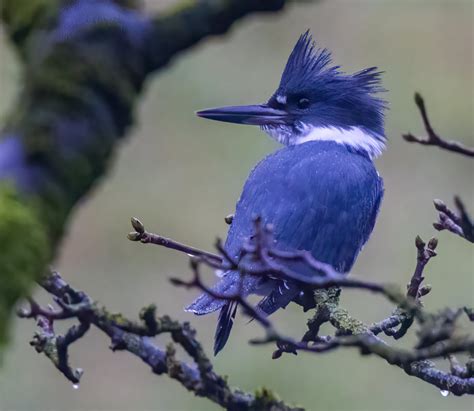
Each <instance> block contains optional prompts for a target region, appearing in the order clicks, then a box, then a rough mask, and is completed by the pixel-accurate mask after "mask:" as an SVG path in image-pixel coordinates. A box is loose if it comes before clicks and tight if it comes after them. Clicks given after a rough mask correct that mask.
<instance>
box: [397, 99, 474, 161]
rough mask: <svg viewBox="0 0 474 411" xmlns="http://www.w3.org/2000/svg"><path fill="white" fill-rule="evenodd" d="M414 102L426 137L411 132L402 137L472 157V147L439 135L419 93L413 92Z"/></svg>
mask: <svg viewBox="0 0 474 411" xmlns="http://www.w3.org/2000/svg"><path fill="white" fill-rule="evenodd" d="M415 103H416V105H417V107H418V110H420V114H421V118H422V119H423V124H424V126H425V130H426V133H427V137H426V138H422V137H417V136H415V135H413V134H411V133H407V134H403V135H402V137H403V138H404V139H405V141H408V142H409V143H418V144H422V145H425V146H438V147H440V148H442V149H444V150H448V151H453V152H455V153H459V154H463V155H465V156H468V157H474V148H472V147H466V146H464V145H463V144H461V143H459V142H457V141H448V140H445V139H443V138H442V137H440V136H439V135H438V134H437V133H436V132H435V131H434V129H433V127H432V125H431V123H430V120H429V118H428V113H427V112H426V107H425V102H424V100H423V97H422V96H421V94H419V93H415Z"/></svg>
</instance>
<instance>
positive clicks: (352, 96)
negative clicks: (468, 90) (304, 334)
mask: <svg viewBox="0 0 474 411" xmlns="http://www.w3.org/2000/svg"><path fill="white" fill-rule="evenodd" d="M380 74H381V73H380V72H379V71H378V70H377V68H376V67H370V68H367V69H365V70H362V71H359V72H356V73H354V74H345V73H343V72H342V71H340V70H339V66H332V65H331V54H330V52H329V51H328V50H327V49H318V48H317V47H316V46H315V43H314V42H313V41H312V38H311V35H310V33H309V31H307V32H306V33H304V34H302V35H301V36H300V38H299V40H298V42H297V43H296V45H295V47H294V49H293V51H292V52H291V54H290V57H289V59H288V62H287V63H286V67H285V70H284V71H283V75H282V77H281V81H280V85H279V86H278V89H277V90H276V92H275V93H274V94H273V95H272V97H271V98H270V99H269V100H268V102H267V103H265V104H259V105H249V106H231V107H221V108H214V109H208V110H203V111H199V112H197V115H198V116H199V117H204V118H208V119H211V120H218V121H225V122H230V123H238V124H251V125H257V126H259V127H260V128H261V129H262V130H263V131H265V132H266V133H267V134H269V135H270V137H272V138H273V139H275V140H277V141H278V142H280V143H281V144H283V145H284V146H285V147H284V148H282V149H280V150H278V151H276V152H274V153H272V154H270V155H269V156H267V157H265V158H264V159H263V160H262V161H260V163H258V164H257V166H256V167H255V168H254V169H253V170H252V172H251V173H250V176H249V177H248V179H247V181H246V183H245V185H244V188H243V192H242V194H241V196H240V199H239V201H238V203H237V206H236V210H235V215H234V219H233V221H232V224H231V226H230V228H229V232H228V235H227V240H226V242H225V249H226V251H227V252H228V253H229V254H230V255H232V256H235V257H238V255H239V252H240V251H241V249H242V245H243V243H244V242H245V241H246V240H247V239H248V238H249V237H251V235H252V234H253V230H254V223H253V221H254V217H255V216H259V217H261V219H262V223H263V224H271V225H272V226H273V232H274V237H275V240H276V242H277V248H279V249H283V250H306V251H309V252H310V253H311V255H312V256H313V257H314V258H315V259H317V260H319V261H322V262H325V263H328V264H331V265H332V266H333V267H334V268H335V269H336V270H337V271H338V272H341V273H347V272H348V271H349V270H350V269H351V267H352V265H353V264H354V261H355V259H356V257H357V255H358V253H359V252H360V250H361V249H362V247H363V246H364V244H365V243H366V242H367V240H368V239H369V236H370V234H371V232H372V229H373V228H374V224H375V220H376V217H377V214H378V210H379V207H380V202H381V200H382V196H383V181H382V179H381V178H380V176H379V174H378V173H377V171H376V169H375V167H374V164H373V162H372V161H373V159H374V157H376V156H378V155H380V154H381V153H382V151H383V150H384V148H385V142H386V137H385V134H384V110H385V109H386V103H385V101H384V100H383V99H381V98H379V97H378V96H377V93H379V92H382V91H385V90H384V89H383V88H382V87H381V84H380V83H381V80H380ZM240 281H242V280H241V278H240V274H239V273H238V272H235V271H227V272H225V273H224V274H223V275H222V276H221V279H220V280H219V281H218V282H217V283H216V284H215V285H214V286H213V290H214V291H215V292H216V293H219V294H220V295H226V294H227V295H231V294H233V293H235V292H237V291H238V290H239V287H240ZM241 287H242V288H240V290H241V292H242V293H243V294H244V296H248V295H251V294H258V295H263V299H262V300H261V301H260V302H259V303H258V306H257V307H258V309H259V310H260V312H262V313H264V314H265V315H270V314H272V313H274V312H275V311H276V310H278V309H279V308H285V307H286V306H287V305H288V304H289V303H290V302H291V301H295V302H296V301H297V300H298V298H299V297H301V293H302V286H301V285H299V284H297V283H293V282H285V283H284V284H282V281H278V280H275V279H270V278H263V277H257V276H250V275H246V276H245V277H244V279H243V285H242V286H241ZM236 309H237V303H235V302H231V301H225V300H221V299H215V298H213V297H212V296H210V295H209V294H206V293H204V294H202V295H201V296H199V297H198V298H197V299H196V300H195V301H194V302H193V303H192V304H191V305H189V306H188V307H186V311H190V312H193V313H194V314H197V315H204V314H209V313H211V312H214V311H217V310H220V315H219V320H218V324H217V330H216V335H215V343H214V354H217V353H218V352H219V351H220V350H221V349H222V348H223V347H224V345H225V344H226V342H227V339H228V337H229V334H230V331H231V328H232V325H233V321H234V318H235V313H236Z"/></svg>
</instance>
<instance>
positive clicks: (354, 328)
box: [330, 308, 369, 335]
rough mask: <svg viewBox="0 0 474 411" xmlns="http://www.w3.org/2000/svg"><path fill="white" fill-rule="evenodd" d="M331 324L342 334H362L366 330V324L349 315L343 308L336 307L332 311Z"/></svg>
mask: <svg viewBox="0 0 474 411" xmlns="http://www.w3.org/2000/svg"><path fill="white" fill-rule="evenodd" d="M330 321H331V324H333V325H334V326H335V327H336V328H337V329H338V330H339V331H340V332H342V333H344V334H353V335H357V334H363V333H366V332H368V331H369V330H368V328H367V326H366V325H365V324H364V323H362V322H361V321H359V320H357V319H355V318H353V317H351V316H350V315H349V312H348V311H347V310H345V309H344V308H337V309H335V310H333V311H332V313H331V317H330Z"/></svg>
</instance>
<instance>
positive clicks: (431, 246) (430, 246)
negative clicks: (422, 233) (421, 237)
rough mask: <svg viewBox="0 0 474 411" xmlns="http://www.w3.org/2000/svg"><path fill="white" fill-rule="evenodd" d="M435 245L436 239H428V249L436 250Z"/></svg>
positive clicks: (436, 244) (436, 243) (436, 245)
mask: <svg viewBox="0 0 474 411" xmlns="http://www.w3.org/2000/svg"><path fill="white" fill-rule="evenodd" d="M436 247H438V239H437V238H435V237H433V238H432V239H431V240H430V241H428V248H429V249H430V250H436Z"/></svg>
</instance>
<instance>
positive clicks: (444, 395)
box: [440, 390, 449, 397]
mask: <svg viewBox="0 0 474 411" xmlns="http://www.w3.org/2000/svg"><path fill="white" fill-rule="evenodd" d="M440 394H441V395H442V396H443V397H447V396H448V395H449V391H448V390H441V391H440Z"/></svg>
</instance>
